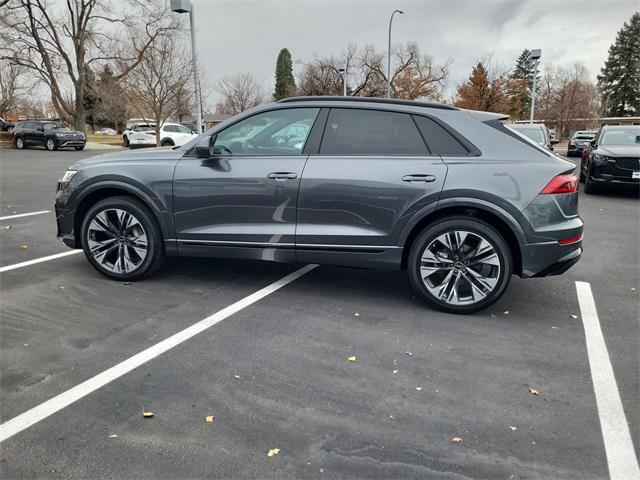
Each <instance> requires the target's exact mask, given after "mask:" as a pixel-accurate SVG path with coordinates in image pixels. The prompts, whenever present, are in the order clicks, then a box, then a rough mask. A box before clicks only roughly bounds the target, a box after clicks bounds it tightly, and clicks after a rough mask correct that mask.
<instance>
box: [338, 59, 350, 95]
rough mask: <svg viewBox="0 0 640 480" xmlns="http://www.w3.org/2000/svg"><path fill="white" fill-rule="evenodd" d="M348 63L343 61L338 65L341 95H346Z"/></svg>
mask: <svg viewBox="0 0 640 480" xmlns="http://www.w3.org/2000/svg"><path fill="white" fill-rule="evenodd" d="M348 68H349V64H347V63H344V64H342V63H341V64H340V65H338V72H340V75H342V96H343V97H346V96H347V73H348Z"/></svg>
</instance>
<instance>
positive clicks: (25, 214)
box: [0, 210, 51, 220]
mask: <svg viewBox="0 0 640 480" xmlns="http://www.w3.org/2000/svg"><path fill="white" fill-rule="evenodd" d="M43 213H51V210H40V211H39V212H29V213H19V214H17V215H9V216H8V217H0V220H12V219H14V218H21V217H30V216H31V215H42V214H43Z"/></svg>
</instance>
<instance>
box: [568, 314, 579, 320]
mask: <svg viewBox="0 0 640 480" xmlns="http://www.w3.org/2000/svg"><path fill="white" fill-rule="evenodd" d="M569 317H570V318H573V319H574V320H575V319H576V318H578V315H573V314H572V315H569Z"/></svg>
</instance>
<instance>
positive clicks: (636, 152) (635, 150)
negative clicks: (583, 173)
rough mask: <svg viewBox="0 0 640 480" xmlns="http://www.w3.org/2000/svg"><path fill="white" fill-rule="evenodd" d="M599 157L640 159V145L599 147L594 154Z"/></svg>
mask: <svg viewBox="0 0 640 480" xmlns="http://www.w3.org/2000/svg"><path fill="white" fill-rule="evenodd" d="M594 153H598V154H600V155H610V156H612V157H640V145H638V146H637V147H636V146H633V145H624V146H616V145H600V146H599V147H598V149H597V150H596V151H595V152H594Z"/></svg>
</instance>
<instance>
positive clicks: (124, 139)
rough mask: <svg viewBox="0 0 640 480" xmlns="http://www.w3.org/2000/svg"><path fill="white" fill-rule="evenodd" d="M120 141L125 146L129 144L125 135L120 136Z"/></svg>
mask: <svg viewBox="0 0 640 480" xmlns="http://www.w3.org/2000/svg"><path fill="white" fill-rule="evenodd" d="M122 142H123V143H124V146H125V147H128V146H129V139H128V138H127V137H126V136H125V135H123V136H122Z"/></svg>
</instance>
